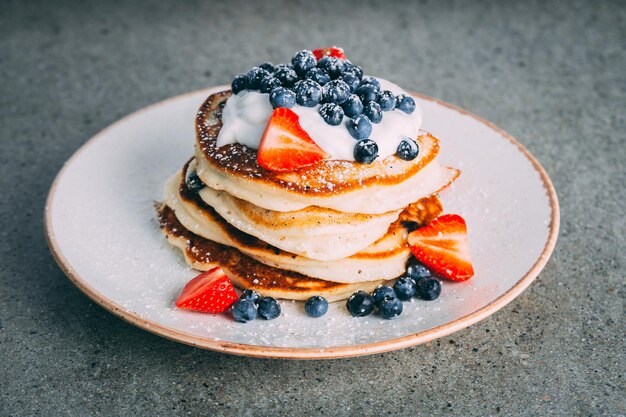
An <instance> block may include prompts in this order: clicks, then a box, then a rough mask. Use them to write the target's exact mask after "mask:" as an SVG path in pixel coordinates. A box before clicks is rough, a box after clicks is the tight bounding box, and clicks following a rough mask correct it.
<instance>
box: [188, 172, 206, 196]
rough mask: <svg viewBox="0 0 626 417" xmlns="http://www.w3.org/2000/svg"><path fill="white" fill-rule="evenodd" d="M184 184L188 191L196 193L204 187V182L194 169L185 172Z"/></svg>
mask: <svg viewBox="0 0 626 417" xmlns="http://www.w3.org/2000/svg"><path fill="white" fill-rule="evenodd" d="M185 185H187V188H188V189H189V191H193V192H194V193H197V192H198V191H200V190H201V189H203V188H204V187H205V185H204V183H203V182H202V180H201V179H200V177H199V176H198V173H197V172H196V171H189V172H187V177H186V178H185Z"/></svg>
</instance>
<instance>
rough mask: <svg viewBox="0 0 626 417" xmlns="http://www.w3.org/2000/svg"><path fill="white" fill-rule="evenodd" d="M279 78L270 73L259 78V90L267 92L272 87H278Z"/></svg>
mask: <svg viewBox="0 0 626 417" xmlns="http://www.w3.org/2000/svg"><path fill="white" fill-rule="evenodd" d="M280 86H281V84H280V80H279V79H278V78H276V77H274V76H272V75H268V76H267V77H265V78H263V80H261V85H260V86H259V91H261V92H262V93H269V92H270V91H272V90H273V89H275V88H277V87H280Z"/></svg>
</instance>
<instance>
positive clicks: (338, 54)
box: [313, 46, 346, 61]
mask: <svg viewBox="0 0 626 417" xmlns="http://www.w3.org/2000/svg"><path fill="white" fill-rule="evenodd" d="M313 55H315V59H317V60H318V61H319V60H320V59H322V58H323V57H325V56H334V57H335V58H341V59H346V56H345V55H344V53H343V48H339V47H336V46H331V47H330V48H320V49H313Z"/></svg>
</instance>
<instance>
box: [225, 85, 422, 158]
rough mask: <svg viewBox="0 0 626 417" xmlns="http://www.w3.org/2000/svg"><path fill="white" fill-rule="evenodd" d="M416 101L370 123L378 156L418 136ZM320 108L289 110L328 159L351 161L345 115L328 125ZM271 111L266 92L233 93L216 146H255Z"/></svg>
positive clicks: (393, 89) (399, 90)
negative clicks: (408, 111) (404, 109)
mask: <svg viewBox="0 0 626 417" xmlns="http://www.w3.org/2000/svg"><path fill="white" fill-rule="evenodd" d="M377 80H378V81H379V82H380V87H381V90H389V91H391V92H392V93H393V94H394V95H399V94H408V93H407V92H406V91H404V90H403V89H402V88H400V87H398V86H397V85H396V84H394V83H392V82H390V81H387V80H385V79H382V78H377ZM415 104H416V107H415V111H414V112H413V113H411V114H406V113H404V112H402V111H400V110H392V111H386V112H383V119H382V121H381V122H380V123H372V133H371V135H370V139H372V140H373V141H375V142H376V144H377V145H378V157H379V159H384V158H386V157H388V156H390V155H393V154H395V153H396V149H397V147H398V145H399V144H400V142H401V141H402V140H403V139H404V138H407V137H409V138H412V139H416V138H417V136H418V134H419V130H420V126H421V124H422V111H421V108H420V106H419V103H417V102H416V103H415ZM319 107H320V106H319V105H317V106H315V107H304V106H294V107H292V108H291V110H293V111H294V112H295V113H296V114H297V115H298V116H299V117H300V126H301V127H302V128H303V129H304V130H305V131H306V132H307V133H308V134H309V136H310V137H311V139H313V141H315V143H316V144H317V145H318V146H319V147H320V148H322V150H324V152H326V153H327V154H328V155H330V159H338V160H346V161H354V145H355V144H356V142H357V141H356V139H354V138H353V137H352V136H351V135H350V133H349V132H348V129H347V128H346V125H345V124H346V122H347V121H348V117H345V116H344V118H343V122H342V123H341V124H339V125H337V126H331V125H329V124H327V123H326V122H325V121H324V119H322V116H320V115H319ZM272 111H273V109H272V105H271V104H270V100H269V94H266V93H259V92H258V91H241V92H239V93H238V94H234V95H232V96H231V97H229V98H228V100H227V101H226V105H225V106H224V110H223V111H222V123H223V125H222V129H221V130H220V133H219V135H218V137H217V146H218V147H219V146H224V145H228V144H231V143H240V144H242V145H245V146H247V147H249V148H251V149H258V148H259V144H260V142H261V137H262V136H263V131H264V130H265V127H266V125H267V122H268V120H269V118H270V116H271V115H272Z"/></svg>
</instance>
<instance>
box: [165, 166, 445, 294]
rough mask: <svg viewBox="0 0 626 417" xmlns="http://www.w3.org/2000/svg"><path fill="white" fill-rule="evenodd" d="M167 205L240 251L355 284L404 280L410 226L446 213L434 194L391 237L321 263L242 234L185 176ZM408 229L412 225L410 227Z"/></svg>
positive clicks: (171, 184) (172, 183)
mask: <svg viewBox="0 0 626 417" xmlns="http://www.w3.org/2000/svg"><path fill="white" fill-rule="evenodd" d="M165 204H167V205H168V206H169V207H170V208H171V209H172V210H173V211H174V212H175V215H176V217H177V219H178V221H179V222H180V223H181V224H182V225H183V226H184V227H185V228H186V229H188V230H190V231H191V232H193V233H194V234H196V235H198V236H201V237H204V238H206V239H208V240H211V241H214V242H217V243H220V244H222V245H226V246H230V247H234V248H237V249H238V250H239V251H241V252H243V253H244V254H246V255H248V256H250V257H251V258H253V259H255V260H257V261H259V262H262V263H264V264H266V265H269V266H273V267H277V268H281V269H287V270H291V271H295V272H299V273H301V274H304V275H308V276H311V277H314V278H320V279H328V278H329V277H330V279H331V280H332V281H335V282H345V283H354V282H362V281H371V280H378V279H392V278H395V277H398V276H399V275H401V274H402V273H404V270H405V264H406V261H407V260H408V258H409V257H410V254H411V253H410V250H409V247H408V245H407V243H406V238H407V233H408V232H407V228H406V227H415V226H417V225H420V226H421V225H425V224H428V223H429V222H430V221H431V220H432V219H433V218H435V217H436V216H438V215H439V214H441V212H442V207H441V203H440V202H439V199H438V198H437V197H436V196H432V197H430V198H428V199H423V200H420V201H418V202H416V203H414V204H411V205H410V206H409V207H407V209H406V210H405V211H403V212H402V214H401V217H402V220H401V221H400V220H398V221H396V222H395V223H394V224H392V225H391V226H390V228H389V230H388V233H387V234H386V235H385V236H384V237H383V238H381V239H379V240H378V241H376V242H374V243H373V244H372V245H370V246H369V247H368V248H366V249H365V250H363V251H361V252H359V253H357V254H355V255H353V256H350V257H348V258H344V259H338V260H335V261H319V260H315V259H310V258H305V257H302V256H298V255H295V254H293V253H289V252H285V251H282V250H280V249H278V248H276V247H274V246H271V245H269V244H267V243H266V242H263V241H261V240H259V239H257V238H255V237H253V236H250V235H248V234H246V233H243V232H241V231H240V230H238V229H236V228H235V227H233V226H231V225H230V224H228V223H227V222H226V221H224V219H223V218H221V217H220V216H219V214H218V213H216V212H215V210H213V209H212V208H211V207H210V206H208V205H206V204H205V203H204V202H203V201H202V200H201V199H200V198H199V197H198V196H197V195H196V194H194V193H193V192H191V191H189V189H188V188H187V186H186V184H185V182H184V181H182V175H180V174H177V175H175V176H174V177H172V178H171V179H170V180H169V181H168V183H167V185H166V188H165ZM405 225H406V226H405Z"/></svg>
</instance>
